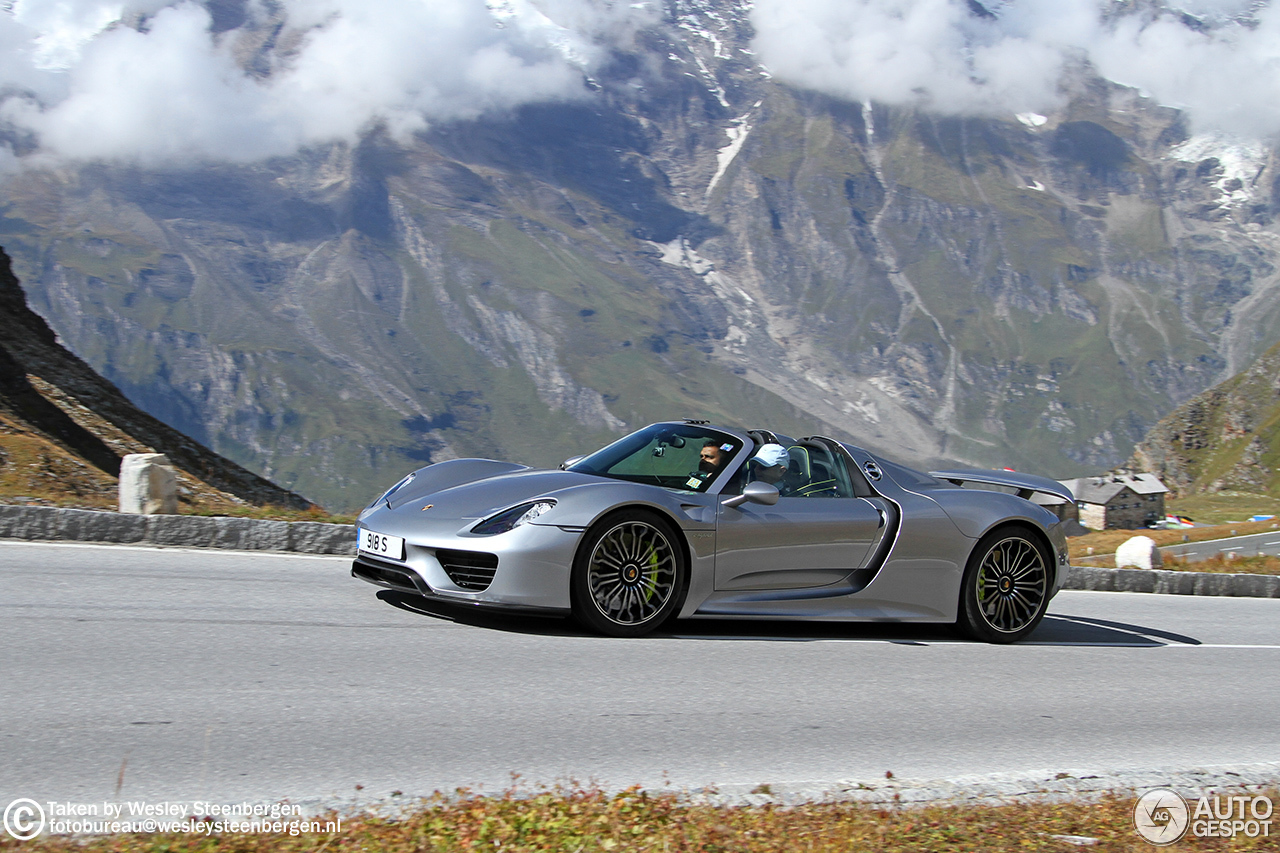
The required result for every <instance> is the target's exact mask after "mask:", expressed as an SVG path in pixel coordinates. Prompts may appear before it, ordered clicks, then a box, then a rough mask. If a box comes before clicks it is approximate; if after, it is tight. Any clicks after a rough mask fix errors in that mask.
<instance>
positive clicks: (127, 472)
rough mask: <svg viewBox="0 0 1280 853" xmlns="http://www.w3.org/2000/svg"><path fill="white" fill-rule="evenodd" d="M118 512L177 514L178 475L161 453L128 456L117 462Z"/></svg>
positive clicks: (131, 454) (167, 458)
mask: <svg viewBox="0 0 1280 853" xmlns="http://www.w3.org/2000/svg"><path fill="white" fill-rule="evenodd" d="M120 511H121V512H128V513H133V514H134V515H177V513H178V474H177V472H175V471H174V470H173V466H172V465H170V464H169V457H167V456H165V455H164V454H163V453H130V454H129V455H127V456H125V457H124V459H121V460H120Z"/></svg>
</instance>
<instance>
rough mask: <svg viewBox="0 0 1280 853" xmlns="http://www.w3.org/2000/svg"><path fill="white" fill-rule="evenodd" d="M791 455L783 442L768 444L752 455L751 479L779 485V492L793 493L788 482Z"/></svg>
mask: <svg viewBox="0 0 1280 853" xmlns="http://www.w3.org/2000/svg"><path fill="white" fill-rule="evenodd" d="M790 459H791V457H790V456H789V455H788V454H787V449H786V448H785V447H783V446H782V445H781V444H766V445H764V446H763V447H761V448H760V449H759V450H757V451H756V455H755V456H753V457H751V466H752V468H753V471H752V474H751V479H752V480H759V481H760V482H762V483H768V484H769V485H771V486H777V487H778V494H780V495H783V496H785V495H787V494H790V493H791V484H790V483H788V482H787V463H788V462H789V461H790Z"/></svg>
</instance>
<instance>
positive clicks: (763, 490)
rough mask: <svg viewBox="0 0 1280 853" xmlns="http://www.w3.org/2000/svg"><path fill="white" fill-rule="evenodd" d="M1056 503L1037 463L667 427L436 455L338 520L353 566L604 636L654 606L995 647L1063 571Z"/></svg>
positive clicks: (701, 426) (1037, 614) (394, 585)
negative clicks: (918, 456) (547, 447)
mask: <svg viewBox="0 0 1280 853" xmlns="http://www.w3.org/2000/svg"><path fill="white" fill-rule="evenodd" d="M1072 501H1074V497H1073V496H1072V494H1071V492H1070V490H1068V489H1067V488H1066V487H1064V486H1063V485H1061V484H1060V483H1058V482H1056V481H1054V480H1049V479H1046V478H1043V477H1037V476H1033V475H1028V474H1021V473H1016V472H1011V471H977V470H956V471H934V472H931V473H928V474H925V473H922V472H920V471H915V470H912V469H910V468H907V467H904V466H902V465H898V464H896V463H894V462H891V461H890V460H888V459H885V458H883V457H881V456H878V455H874V454H871V453H868V452H867V451H865V450H862V449H861V448H858V447H854V446H852V445H849V444H845V443H842V442H839V441H836V440H834V439H830V438H824V437H822V436H810V437H807V438H800V439H792V438H789V437H787V436H785V435H781V434H778V433H776V432H772V431H769V430H761V429H751V430H745V429H737V428H733V427H724V426H713V425H711V424H709V423H707V422H705V421H695V420H686V421H680V422H677V421H672V422H666V423H657V424H653V425H651V426H647V427H645V428H644V429H641V430H639V431H637V432H634V433H632V434H630V435H628V436H626V437H624V438H621V439H619V440H617V441H615V442H613V443H612V444H609V445H608V446H607V447H604V448H602V449H601V450H598V451H596V452H595V453H592V454H590V455H588V456H583V457H575V458H573V459H569V460H566V461H565V463H564V464H563V465H561V467H560V469H559V470H545V469H534V468H529V467H526V466H524V465H517V464H514V463H510V462H498V461H494V460H490V459H454V460H450V461H447V462H438V463H435V464H433V465H428V466H426V467H425V468H421V469H419V470H417V471H414V472H413V473H411V474H409V475H408V476H407V477H405V478H404V479H402V480H401V481H400V482H398V483H396V484H395V485H394V486H393V487H391V488H390V489H389V490H387V491H386V493H384V494H383V495H382V496H380V497H379V498H378V499H377V500H375V501H374V502H373V503H371V504H370V505H369V506H368V507H367V508H365V509H364V510H363V511H362V512H361V513H360V517H359V520H358V522H357V527H358V531H357V532H358V536H359V542H358V551H357V558H356V560H355V563H354V564H353V566H352V574H353V575H354V576H355V577H358V578H361V579H363V580H366V581H369V582H371V583H374V584H377V585H379V586H383V587H387V588H390V589H393V590H398V591H400V592H404V593H409V594H412V595H420V596H424V597H427V598H430V599H434V600H439V601H447V602H453V603H456V604H464V605H476V606H481V607H489V608H495V609H507V610H511V611H526V612H538V613H545V614H565V615H570V614H571V615H572V616H574V617H575V618H576V619H577V620H578V621H579V622H580V623H582V624H583V625H585V626H587V627H589V628H591V629H594V630H596V631H599V632H602V633H605V634H610V635H614V636H622V637H631V636H640V635H643V634H646V633H648V632H650V631H653V630H654V629H655V628H657V627H658V626H660V625H662V624H663V623H664V622H666V621H667V620H668V619H671V618H695V617H696V618H706V619H775V620H797V619H798V620H823V621H861V622H881V621H896V622H934V623H954V624H956V625H957V626H958V627H959V628H960V629H961V630H962V631H963V632H964V633H966V634H967V635H969V636H970V637H973V638H975V639H979V640H985V641H989V642H995V643H1007V642H1013V641H1015V640H1018V639H1021V638H1023V637H1025V636H1027V635H1028V634H1029V633H1031V632H1032V631H1033V630H1035V628H1036V626H1037V625H1038V624H1039V623H1040V620H1041V618H1042V617H1043V616H1044V613H1045V609H1046V607H1047V606H1048V604H1049V600H1050V599H1051V598H1052V597H1053V596H1054V594H1055V593H1057V591H1058V590H1059V589H1060V588H1061V586H1062V583H1063V581H1064V580H1065V577H1066V572H1067V566H1068V563H1067V545H1066V538H1065V534H1064V530H1063V522H1062V521H1060V519H1059V517H1058V516H1057V515H1056V514H1055V513H1054V512H1052V511H1050V510H1049V509H1047V508H1046V506H1052V505H1055V504H1064V503H1069V502H1072Z"/></svg>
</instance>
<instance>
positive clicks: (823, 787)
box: [691, 761, 1280, 806]
mask: <svg viewBox="0 0 1280 853" xmlns="http://www.w3.org/2000/svg"><path fill="white" fill-rule="evenodd" d="M1277 784H1280V762H1274V761H1273V762H1263V763H1257V764H1232V765H1214V766H1206V767H1164V768H1153V769H1150V770H1133V769H1090V770H1083V769H1074V770H1071V771H1070V772H1066V773H1054V772H1050V771H1048V770H1043V771H1039V772H1029V773H993V774H983V775H972V776H958V777H955V778H951V779H893V780H887V779H870V780H865V781H859V780H844V781H841V782H838V783H836V784H822V783H817V782H808V783H806V782H783V783H778V784H771V785H769V786H768V788H767V791H768V793H764V792H762V791H761V789H760V786H751V785H720V786H716V788H714V789H709V790H704V791H701V792H692V794H693V796H692V797H691V799H693V800H694V801H701V802H710V803H712V804H713V805H724V806H733V805H754V806H759V805H764V804H766V803H776V804H781V805H799V804H801V803H811V802H854V803H863V804H865V805H877V806H921V805H927V804H939V805H1004V804H1009V803H1026V802H1076V801H1081V800H1083V801H1090V800H1097V799H1099V798H1100V797H1102V796H1104V795H1107V794H1112V795H1131V794H1134V793H1136V792H1137V791H1141V790H1144V789H1150V788H1172V789H1173V790H1175V791H1177V792H1178V793H1179V794H1181V795H1182V796H1184V797H1192V798H1195V797H1199V796H1202V795H1204V794H1208V793H1210V792H1213V791H1223V790H1228V791H1241V790H1244V791H1250V792H1253V793H1262V792H1264V791H1266V790H1268V789H1271V788H1275V787H1276V786H1277Z"/></svg>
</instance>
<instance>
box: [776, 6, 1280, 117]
mask: <svg viewBox="0 0 1280 853" xmlns="http://www.w3.org/2000/svg"><path fill="white" fill-rule="evenodd" d="M752 16H753V22H754V24H755V28H756V31H757V36H756V39H755V45H754V47H755V50H756V52H757V55H758V56H759V58H760V60H761V62H763V63H764V64H765V65H766V66H767V67H768V68H769V69H770V70H771V71H772V72H773V73H774V75H775V76H776V77H777V78H779V79H780V80H783V81H786V82H789V83H791V84H793V85H797V86H801V87H805V88H813V89H817V90H820V91H824V92H827V93H829V94H833V95H836V96H838V97H842V98H848V99H852V100H857V101H862V100H873V101H878V102H882V103H888V104H897V105H918V106H922V107H925V108H927V109H930V110H936V111H939V112H944V113H953V114H1009V113H1018V112H1024V111H1045V112H1047V111H1050V110H1052V109H1053V108H1054V107H1055V106H1058V105H1060V104H1061V103H1062V99H1063V97H1064V96H1063V93H1062V91H1061V89H1060V83H1061V80H1062V75H1063V73H1064V70H1065V69H1066V68H1067V67H1069V66H1070V65H1071V64H1072V63H1075V62H1079V61H1086V62H1088V63H1091V64H1092V66H1093V67H1094V68H1095V69H1096V70H1097V71H1098V72H1099V73H1100V74H1102V75H1103V76H1104V77H1107V78H1108V79H1112V80H1115V81H1117V82H1120V83H1124V84H1128V85H1132V86H1135V87H1138V88H1141V89H1143V90H1145V91H1146V92H1148V93H1149V94H1151V95H1152V96H1154V97H1155V98H1157V99H1159V100H1160V101H1161V102H1162V103H1166V104H1170V105H1174V106H1178V107H1182V108H1184V109H1186V110H1187V111H1188V113H1189V115H1190V117H1191V120H1192V122H1193V124H1194V125H1195V126H1196V127H1197V129H1204V130H1219V131H1226V132H1231V133H1240V134H1245V135H1252V136H1269V135H1274V134H1275V133H1277V132H1278V131H1280V113H1276V112H1275V110H1274V109H1271V107H1270V105H1272V104H1274V103H1276V102H1277V96H1280V10H1278V9H1277V8H1276V6H1275V5H1273V4H1272V3H1270V2H1257V0H1180V2H1178V3H1177V4H1176V8H1175V6H1174V4H1167V5H1161V4H1158V3H1126V4H1118V3H1115V2H1114V0H756V3H755V7H754V10H753V12H752Z"/></svg>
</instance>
